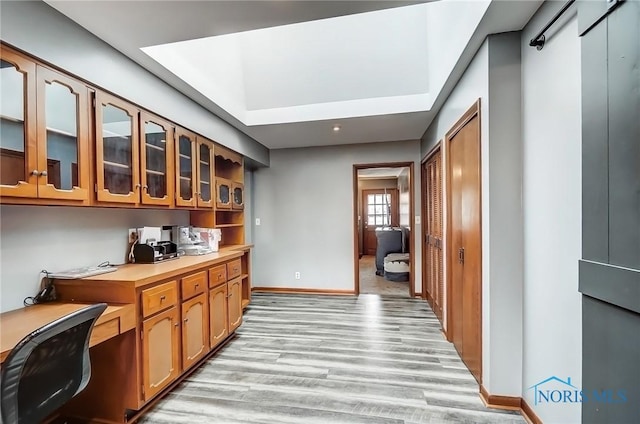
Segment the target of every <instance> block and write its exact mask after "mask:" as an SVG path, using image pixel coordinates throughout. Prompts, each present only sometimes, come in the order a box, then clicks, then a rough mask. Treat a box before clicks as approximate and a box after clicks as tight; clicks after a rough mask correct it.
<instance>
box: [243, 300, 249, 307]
mask: <svg viewBox="0 0 640 424" xmlns="http://www.w3.org/2000/svg"><path fill="white" fill-rule="evenodd" d="M249 302H250V301H249V299H242V309H245V308H246V307H247V306H249Z"/></svg>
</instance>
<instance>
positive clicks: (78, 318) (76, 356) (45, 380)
mask: <svg viewBox="0 0 640 424" xmlns="http://www.w3.org/2000/svg"><path fill="white" fill-rule="evenodd" d="M106 308H107V305H106V304H105V303H99V304H96V305H91V306H88V307H86V308H83V309H80V310H78V311H76V312H73V313H71V314H69V315H66V316H64V317H62V318H59V319H57V320H55V321H53V322H51V323H49V324H47V325H45V326H43V327H40V328H39V329H37V330H35V331H34V332H32V333H31V334H29V335H28V336H26V337H25V338H24V339H22V340H21V341H20V342H19V343H18V344H17V345H16V347H14V348H13V350H11V352H10V353H9V355H8V356H7V358H6V360H5V362H4V363H3V364H2V377H1V380H0V397H1V399H0V402H1V406H2V413H1V415H2V422H3V423H4V424H32V423H33V424H35V423H39V422H41V421H42V420H43V419H44V418H46V417H47V416H48V415H49V414H51V413H52V412H54V411H55V410H56V409H58V408H59V407H61V406H62V405H64V404H65V403H66V402H67V401H69V400H70V399H71V398H72V397H74V396H75V395H76V394H78V393H79V392H80V391H82V390H83V389H84V388H85V387H86V386H87V384H88V382H89V378H90V377H91V363H90V361H89V338H90V336H91V329H92V328H93V325H94V323H95V321H96V320H97V319H98V317H99V316H100V315H101V314H102V312H103V311H104V310H105V309H106Z"/></svg>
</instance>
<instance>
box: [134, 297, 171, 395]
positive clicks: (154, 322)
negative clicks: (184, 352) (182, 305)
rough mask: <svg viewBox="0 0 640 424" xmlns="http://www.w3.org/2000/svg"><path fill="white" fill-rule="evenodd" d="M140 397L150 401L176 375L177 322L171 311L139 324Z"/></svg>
mask: <svg viewBox="0 0 640 424" xmlns="http://www.w3.org/2000/svg"><path fill="white" fill-rule="evenodd" d="M142 374H143V386H142V387H143V397H144V399H145V400H149V399H151V398H152V397H153V396H154V395H155V394H156V393H158V392H159V391H161V390H162V389H163V388H165V387H166V386H167V385H169V384H170V383H171V382H172V381H173V380H175V379H176V377H178V375H179V374H180V322H179V321H178V309H177V308H175V307H173V308H171V309H169V310H167V311H165V312H162V313H160V314H158V315H156V316H154V317H152V318H149V319H147V320H145V321H144V322H143V323H142Z"/></svg>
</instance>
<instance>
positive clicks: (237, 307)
mask: <svg viewBox="0 0 640 424" xmlns="http://www.w3.org/2000/svg"><path fill="white" fill-rule="evenodd" d="M240 285H241V279H240V278H236V279H235V280H231V281H229V282H228V283H227V290H228V291H229V295H228V297H227V301H228V302H227V307H228V308H229V333H233V332H234V331H235V329H236V328H238V327H240V324H242V290H241V287H240Z"/></svg>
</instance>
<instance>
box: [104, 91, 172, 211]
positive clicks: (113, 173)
mask: <svg viewBox="0 0 640 424" xmlns="http://www.w3.org/2000/svg"><path fill="white" fill-rule="evenodd" d="M95 116H96V200H98V201H99V202H110V203H111V202H115V203H128V204H134V205H138V204H146V205H156V206H171V205H172V204H173V191H174V189H173V175H174V172H175V171H174V168H173V164H174V161H173V127H172V126H171V124H170V123H169V122H167V121H165V120H163V119H161V118H158V117H156V116H154V115H152V114H150V113H147V112H144V111H141V110H139V109H138V108H136V107H135V106H133V105H131V104H129V103H127V102H125V101H123V100H121V99H118V98H116V97H113V96H110V95H108V94H106V93H103V92H100V91H98V92H97V93H96V110H95Z"/></svg>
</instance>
